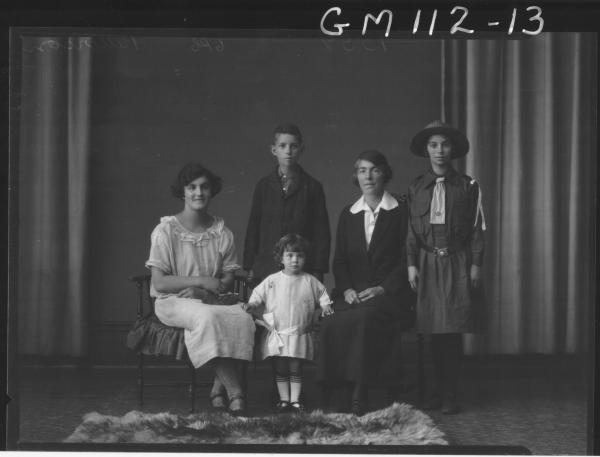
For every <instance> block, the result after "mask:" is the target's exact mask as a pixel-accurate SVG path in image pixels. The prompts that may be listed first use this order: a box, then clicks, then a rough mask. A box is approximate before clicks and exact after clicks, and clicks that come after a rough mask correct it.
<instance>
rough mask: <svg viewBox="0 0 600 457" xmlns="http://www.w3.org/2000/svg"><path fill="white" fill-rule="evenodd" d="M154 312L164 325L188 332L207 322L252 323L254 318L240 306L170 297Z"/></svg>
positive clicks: (161, 302)
mask: <svg viewBox="0 0 600 457" xmlns="http://www.w3.org/2000/svg"><path fill="white" fill-rule="evenodd" d="M154 310H155V313H156V316H157V317H158V318H159V320H160V321H161V322H162V323H163V324H165V325H169V326H171V327H179V328H184V329H186V330H194V328H196V327H197V326H198V325H199V324H201V323H205V322H206V321H207V320H208V321H211V320H217V321H220V320H222V321H225V322H227V321H229V320H231V321H232V322H234V321H242V322H243V321H248V322H251V321H252V318H251V317H250V316H249V315H248V314H247V313H246V312H244V310H242V308H241V307H240V306H237V305H231V306H224V305H207V304H206V303H202V301H201V300H197V299H194V298H179V297H168V298H165V299H162V300H161V299H158V300H156V304H155V307H154ZM252 327H253V325H252Z"/></svg>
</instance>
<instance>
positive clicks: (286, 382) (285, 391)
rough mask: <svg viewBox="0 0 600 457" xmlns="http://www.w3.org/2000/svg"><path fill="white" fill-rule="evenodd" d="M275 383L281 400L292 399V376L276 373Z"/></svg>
mask: <svg viewBox="0 0 600 457" xmlns="http://www.w3.org/2000/svg"><path fill="white" fill-rule="evenodd" d="M275 383H276V384H277V391H278V392H279V399H280V400H281V401H287V402H289V401H290V378H289V377H288V376H281V375H275Z"/></svg>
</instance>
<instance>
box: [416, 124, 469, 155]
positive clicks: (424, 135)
mask: <svg viewBox="0 0 600 457" xmlns="http://www.w3.org/2000/svg"><path fill="white" fill-rule="evenodd" d="M432 135H446V136H447V137H448V138H450V140H451V141H452V156H451V158H452V159H458V158H459V157H463V156H465V155H466V154H467V152H469V148H470V145H469V140H468V139H467V137H466V136H465V135H464V134H463V133H462V132H461V131H460V130H456V129H454V128H452V127H442V126H440V127H429V128H425V129H423V130H421V131H420V132H419V133H417V134H416V135H415V136H414V137H413V139H412V141H411V142H410V150H411V151H412V153H413V154H415V155H418V156H421V157H429V156H428V155H427V149H426V148H425V146H426V144H427V141H428V140H429V138H430V137H431V136H432Z"/></svg>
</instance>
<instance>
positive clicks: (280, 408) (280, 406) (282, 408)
mask: <svg viewBox="0 0 600 457" xmlns="http://www.w3.org/2000/svg"><path fill="white" fill-rule="evenodd" d="M275 411H276V412H277V413H287V412H289V411H290V402H289V401H286V400H279V402H277V404H276V405H275Z"/></svg>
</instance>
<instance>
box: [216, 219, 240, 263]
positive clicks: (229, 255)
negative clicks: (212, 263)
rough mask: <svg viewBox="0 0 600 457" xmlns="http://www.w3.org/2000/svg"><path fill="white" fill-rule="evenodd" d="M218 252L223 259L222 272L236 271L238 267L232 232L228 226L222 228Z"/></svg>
mask: <svg viewBox="0 0 600 457" xmlns="http://www.w3.org/2000/svg"><path fill="white" fill-rule="evenodd" d="M220 254H221V257H222V259H223V267H222V271H223V272H228V271H236V270H239V269H240V265H239V264H238V258H237V251H236V249H235V240H234V238H233V233H232V232H231V230H229V229H228V228H224V229H223V234H222V238H221V247H220Z"/></svg>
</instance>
